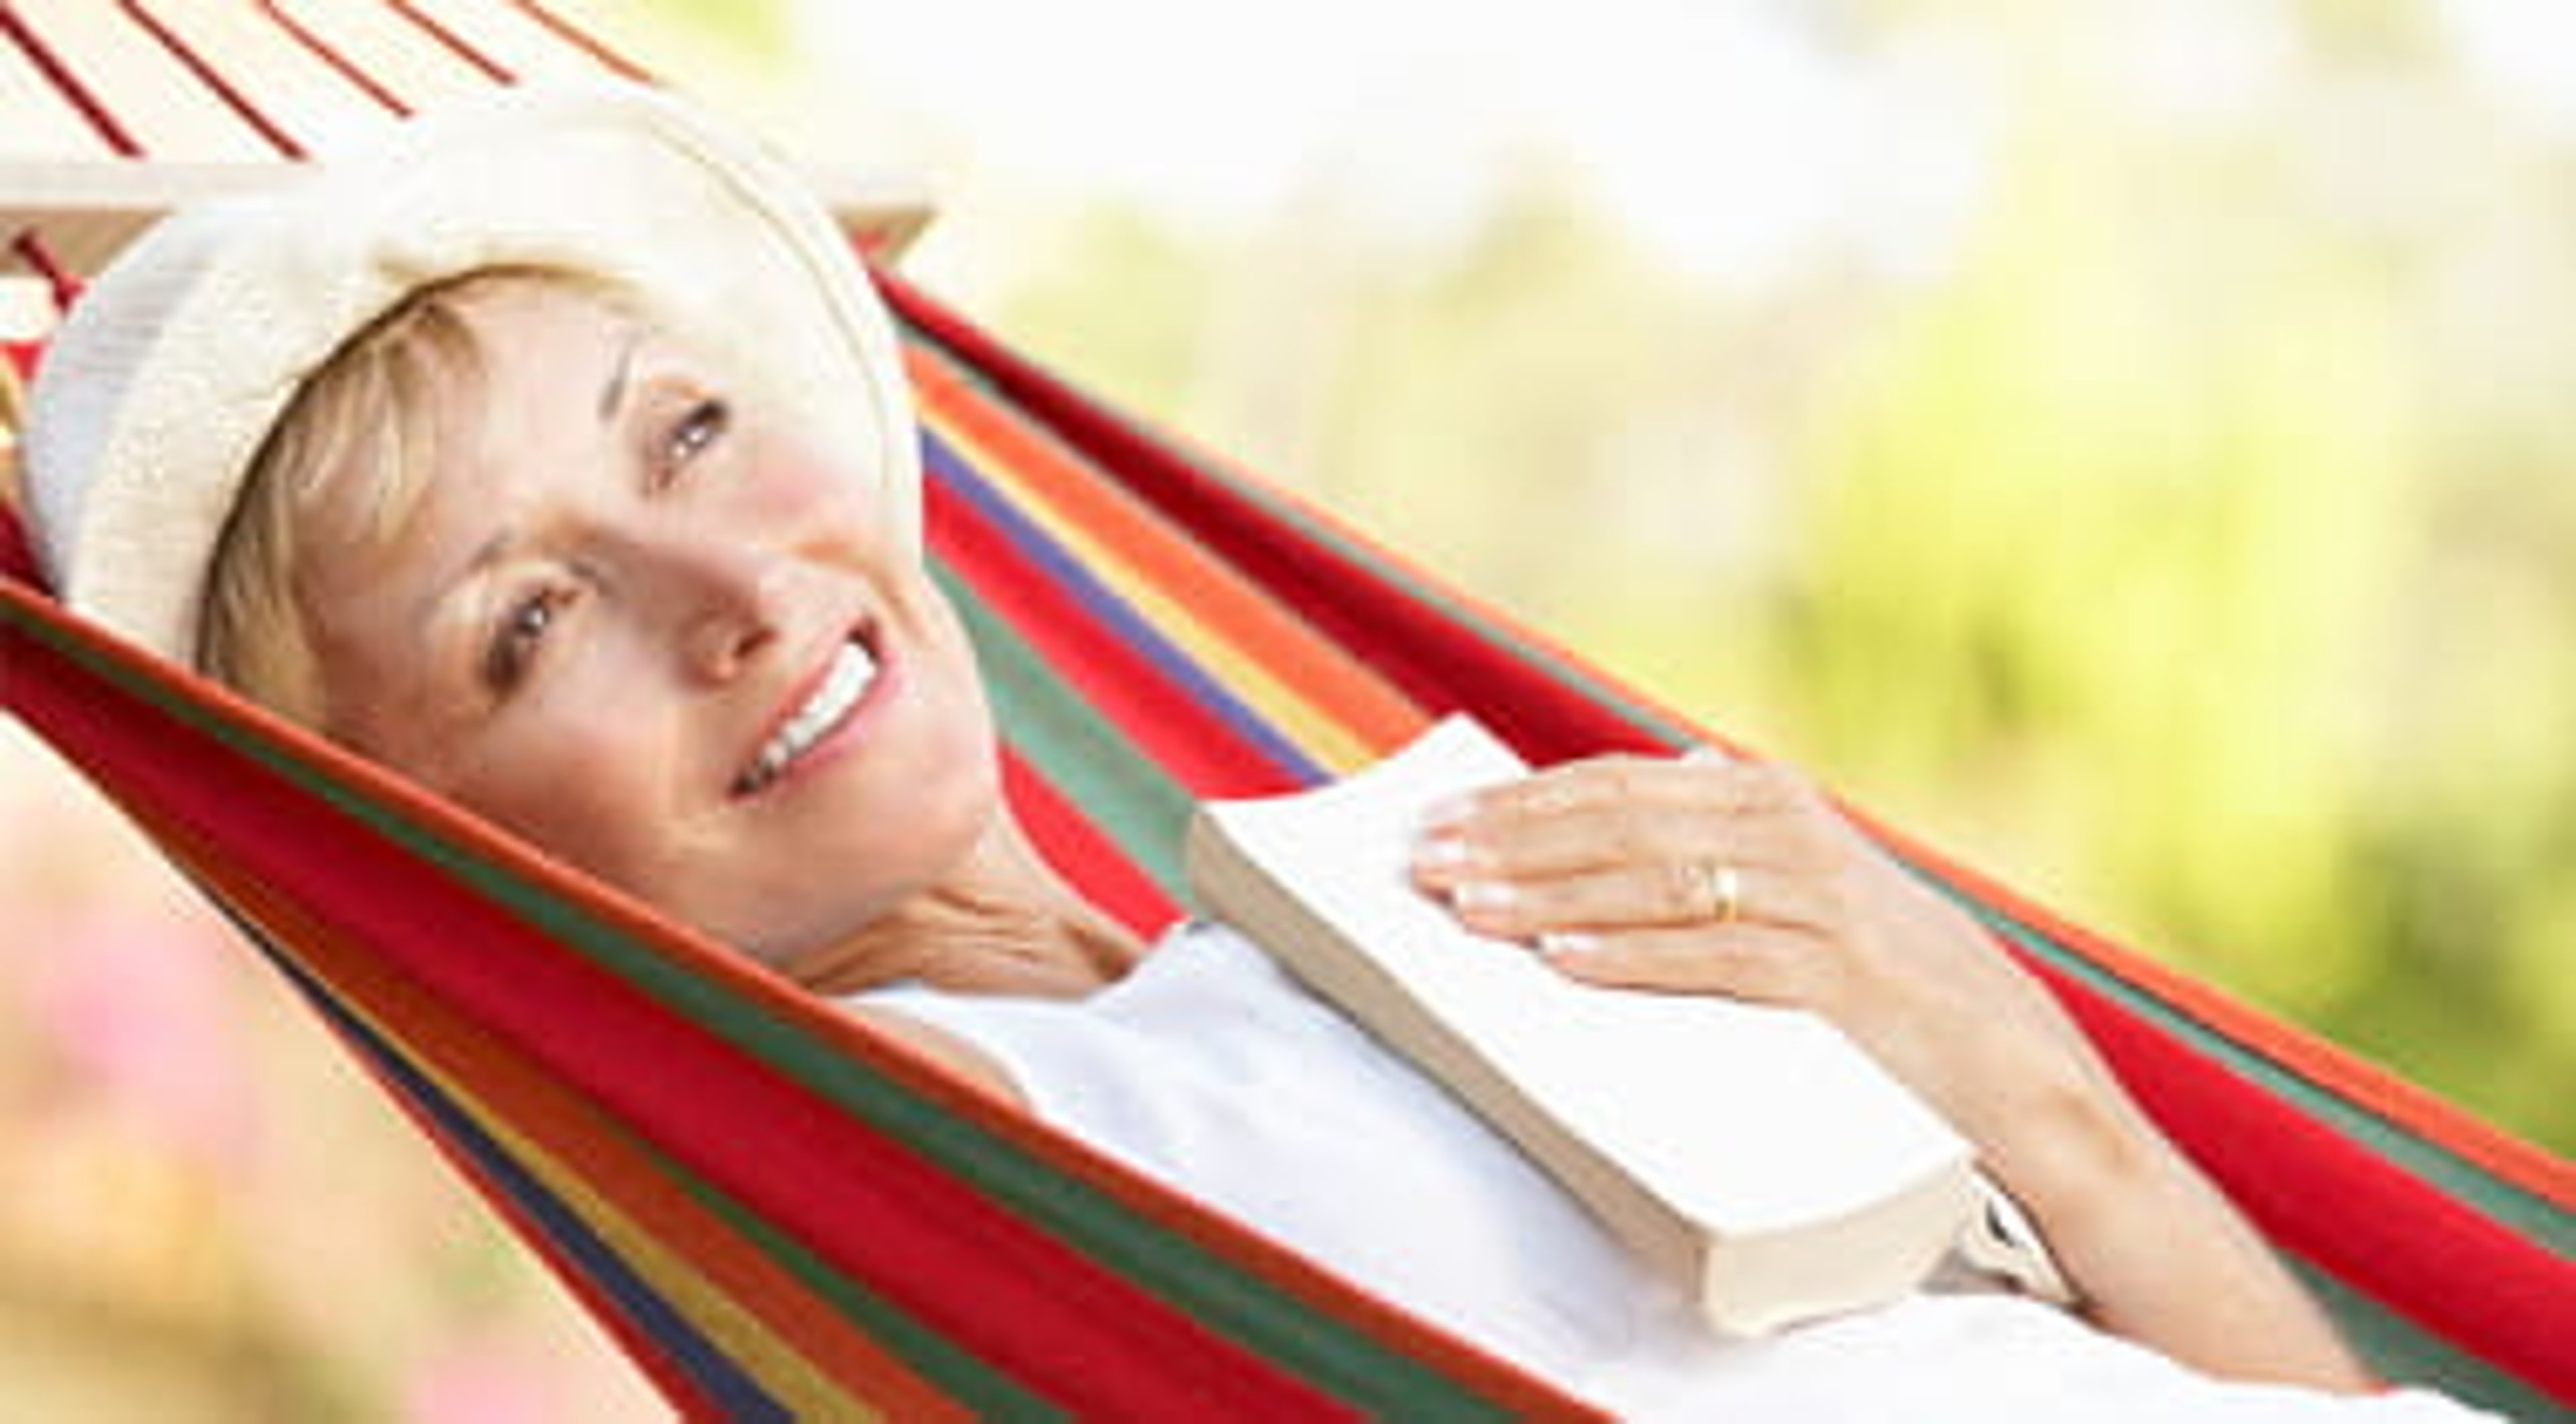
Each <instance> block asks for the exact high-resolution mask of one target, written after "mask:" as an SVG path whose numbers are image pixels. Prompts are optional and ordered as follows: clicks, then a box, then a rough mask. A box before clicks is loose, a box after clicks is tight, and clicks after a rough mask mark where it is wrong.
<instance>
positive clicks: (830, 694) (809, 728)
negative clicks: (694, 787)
mask: <svg viewBox="0 0 2576 1424" xmlns="http://www.w3.org/2000/svg"><path fill="white" fill-rule="evenodd" d="M876 676H877V660H876V659H875V658H874V657H872V656H870V655H869V653H868V650H867V649H865V648H863V647H860V646H859V645H858V644H857V643H843V644H842V645H841V650H840V651H839V652H838V653H835V654H833V656H832V666H831V668H830V670H829V671H827V672H825V673H824V674H823V683H822V685H821V686H820V687H817V688H815V689H814V695H813V696H811V697H809V698H806V699H805V705H804V706H802V707H799V708H797V709H796V714H795V715H794V716H792V717H789V718H788V719H787V722H786V725H784V726H782V727H780V728H779V729H778V730H777V731H776V732H774V733H772V734H771V735H770V738H769V740H768V741H767V742H765V743H763V744H762V745H761V748H760V755H759V756H757V757H754V758H752V763H751V770H749V771H746V772H744V773H743V774H742V779H741V780H740V781H739V782H737V783H736V785H737V786H738V787H739V788H740V789H741V790H743V791H757V790H759V789H760V788H762V787H764V786H766V785H768V784H769V783H770V782H771V781H774V780H776V779H777V777H778V773H780V772H782V771H785V770H786V769H787V764H788V763H789V762H792V761H794V760H796V758H798V757H800V756H803V755H804V754H805V752H806V750H807V749H808V748H810V747H812V746H813V745H814V744H815V743H816V742H818V741H821V740H822V739H823V734H824V733H825V732H828V731H830V730H832V729H833V728H834V727H836V726H839V725H840V722H841V719H842V718H844V717H847V716H848V715H850V709H851V708H853V707H856V706H858V705H859V699H860V698H861V697H864V696H866V695H867V690H868V684H870V683H872V682H874V681H876Z"/></svg>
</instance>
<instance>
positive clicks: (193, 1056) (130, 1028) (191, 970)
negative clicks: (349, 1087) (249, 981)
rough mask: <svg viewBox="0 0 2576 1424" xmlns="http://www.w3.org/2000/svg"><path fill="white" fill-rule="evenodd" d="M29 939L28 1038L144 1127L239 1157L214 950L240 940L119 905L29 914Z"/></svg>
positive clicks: (245, 1137) (247, 1121) (227, 1012)
mask: <svg viewBox="0 0 2576 1424" xmlns="http://www.w3.org/2000/svg"><path fill="white" fill-rule="evenodd" d="M29 940H30V942H29V944H28V949H29V950H30V951H32V958H33V959H34V961H35V963H34V967H33V970H32V972H31V973H30V975H29V979H30V983H29V986H28V989H29V993H28V1017H29V1021H30V1027H31V1028H32V1029H33V1031H34V1034H35V1037H36V1039H37V1041H38V1042H39V1043H40V1044H43V1045H44V1046H45V1047H46V1048H47V1049H49V1050H50V1052H51V1053H52V1054H53V1055H54V1056H55V1057H56V1058H57V1059H58V1060H59V1061H60V1062H61V1063H62V1065H63V1066H64V1068H65V1069H66V1070H68V1072H69V1073H70V1074H71V1075H72V1076H73V1077H74V1078H75V1079H76V1080H78V1081H80V1082H82V1083H83V1084H84V1085H85V1086H88V1087H91V1088H94V1089H95V1090H96V1091H97V1092H98V1093H99V1094H100V1095H101V1096H102V1097H104V1098H105V1099H107V1100H108V1101H109V1102H110V1103H111V1104H113V1105H114V1106H115V1107H116V1108H117V1109H118V1110H120V1111H123V1112H127V1113H131V1114H133V1115H134V1116H135V1117H136V1118H137V1119H138V1120H139V1121H140V1122H141V1123H142V1125H143V1126H144V1127H145V1128H146V1130H148V1131H150V1132H152V1133H154V1134H155V1135H157V1136H160V1137H163V1138H165V1139H167V1140H169V1141H170V1142H171V1143H172V1144H173V1145H175V1146H177V1147H178V1148H180V1149H181V1150H183V1151H186V1152H189V1153H191V1154H194V1155H196V1156H198V1157H200V1158H202V1159H204V1160H205V1161H206V1162H207V1163H208V1165H210V1166H216V1167H237V1166H239V1165H240V1164H241V1163H242V1161H243V1158H244V1156H245V1154H246V1153H247V1152H248V1150H249V1148H250V1138H251V1133H252V1125H253V1123H254V1121H255V1117H256V1111H255V1105H254V1104H253V1102H252V1090H251V1085H250V1082H249V1073H248V1071H247V1067H246V1065H245V1063H244V1062H243V1059H242V1053H243V1048H242V1041H241V1040H242V1035H241V1033H240V1025H239V1023H238V1022H237V1018H238V1015H239V1014H240V1012H241V1010H240V1008H239V1004H240V998H239V996H238V995H236V994H234V993H233V992H231V990H232V977H233V975H234V973H235V972H236V971H235V967H234V966H233V965H231V964H230V963H228V962H227V961H226V958H225V956H228V955H236V954H239V953H241V950H240V949H239V947H238V946H235V945H232V944H229V943H227V942H225V940H224V939H223V937H222V936H221V935H219V934H217V933H215V932H213V931H212V930H211V929H210V928H209V927H208V926H207V925H206V924H204V923H203V922H201V921H200V920H197V919H195V918H193V917H188V916H181V915H175V914H169V913H161V914H155V913H152V912H150V911H148V910H145V909H142V908H139V907H123V906H93V907H89V908H88V909H86V910H85V911H82V912H80V913H76V914H69V915H66V916H64V917H63V918H62V919H60V920H58V921H57V922H55V923H54V924H53V925H51V926H50V927H47V926H44V925H42V924H41V923H40V924H38V925H37V926H35V927H34V928H33V933H32V934H31V935H30V936H29Z"/></svg>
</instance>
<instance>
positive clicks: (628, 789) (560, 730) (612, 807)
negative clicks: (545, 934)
mask: <svg viewBox="0 0 2576 1424" xmlns="http://www.w3.org/2000/svg"><path fill="white" fill-rule="evenodd" d="M532 710H533V709H532ZM532 721H533V725H522V726H519V727H513V728H512V729H510V731H509V732H508V733H507V734H504V735H499V736H490V737H486V738H484V739H482V740H483V744H482V745H481V746H479V747H477V748H475V750H474V754H473V755H472V756H471V757H470V758H467V759H461V760H460V762H459V764H458V765H457V766H456V768H455V771H454V775H453V776H452V778H451V779H450V781H449V783H448V785H447V786H445V787H443V788H442V789H443V790H445V791H446V792H447V794H449V795H451V796H453V797H454V798H455V799H456V800H458V801H460V802H462V803H464V804H465V805H467V806H469V807H471V808H473V809H474V810H475V811H477V812H478V813H480V814H482V815H484V816H487V817H489V818H490V819H492V820H494V821H497V822H499V823H500V824H501V825H503V826H505V827H507V828H509V829H510V830H511V831H514V832H516V833H517V834H519V835H521V836H523V837H525V838H527V839H529V840H531V841H533V842H535V843H536V844H537V845H539V846H540V847H542V848H543V849H545V850H546V851H547V852H549V853H550V854H553V855H555V856H557V857H560V858H561V859H564V860H567V861H570V862H571V863H573V864H574V865H577V866H580V867H581V868H582V869H584V870H587V871H590V872H591V873H593V874H595V875H599V876H602V877H604V878H606V879H609V880H611V881H615V882H618V883H620V884H623V885H625V886H627V887H628V888H630V889H638V890H646V889H649V888H650V886H649V883H648V882H649V877H650V874H651V872H652V867H653V866H654V865H656V864H657V863H658V862H659V861H660V860H661V859H662V857H660V856H659V855H658V854H657V853H656V852H655V849H654V845H653V840H652V836H651V834H650V828H652V827H656V826H661V825H665V824H667V823H668V822H669V820H670V814H671V808H670V807H668V806H666V805H664V804H663V803H662V796H661V790H660V788H661V787H662V786H663V785H664V784H665V783H666V781H667V778H666V777H665V776H664V775H663V774H662V772H663V768H664V764H665V762H666V760H667V758H668V757H669V756H670V748H669V747H668V746H667V745H663V744H662V743H661V742H660V741H659V740H658V739H657V738H655V737H654V736H652V735H650V732H649V729H650V727H651V725H652V723H651V721H650V719H645V718H637V717H596V716H593V717H582V718H565V719H559V720H556V721H545V720H540V719H532Z"/></svg>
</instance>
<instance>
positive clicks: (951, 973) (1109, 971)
mask: <svg viewBox="0 0 2576 1424" xmlns="http://www.w3.org/2000/svg"><path fill="white" fill-rule="evenodd" d="M1144 949H1145V947H1144V944H1143V943H1142V942H1141V941H1140V940H1138V939H1137V937H1136V936H1135V935H1133V934H1131V933H1129V932H1128V931H1127V929H1126V928H1125V927H1124V926H1122V925H1120V924H1118V923H1117V922H1116V921H1114V920H1112V919H1110V918H1109V917H1108V916H1106V915H1104V914H1102V913H1101V912H1100V911H1099V910H1098V909H1097V908H1095V907H1094V906H1093V905H1092V904H1091V903H1090V902H1089V901H1087V900H1085V899H1083V898H1082V896H1081V895H1080V894H1078V893H1076V892H1075V891H1074V889H1073V887H1072V886H1070V885H1068V884H1066V883H1065V882H1064V880H1063V879H1062V878H1061V877H1059V876H1058V875H1057V874H1056V873H1055V871H1054V869H1053V868H1052V867H1051V866H1049V865H1048V864H1047V863H1046V861H1045V860H1044V859H1043V858H1041V857H1040V856H1039V855H1038V853H1037V850H1036V848H1035V847H1034V846H1032V845H1030V844H1029V841H1028V838H1027V836H1026V835H1025V834H1023V833H1022V832H1021V830H1020V828H1019V826H1018V824H1017V823H1016V822H1015V821H1013V820H1012V819H1011V817H1010V815H1009V814H1008V813H1007V812H1003V813H1000V814H997V815H996V816H995V818H994V823H993V827H992V829H991V830H989V831H988V832H987V833H986V834H985V836H984V837H983V839H982V840H981V841H979V842H978V844H977V846H976V849H975V851H974V852H973V853H972V854H971V855H969V856H968V858H967V860H966V862H965V863H964V864H963V865H961V866H960V867H959V869H958V871H957V873H956V874H953V875H951V876H949V877H948V878H947V879H946V880H943V881H942V882H940V883H939V884H937V885H934V886H932V887H930V888H929V889H926V890H923V891H921V892H919V893H917V894H915V895H913V896H912V897H911V898H909V899H907V900H904V901H902V902H901V903H899V904H897V905H896V906H895V907H894V908H893V909H892V910H889V911H887V912H886V913H884V914H882V915H879V916H877V917H876V918H875V919H872V920H870V921H869V922H868V923H866V924H865V925H862V926H860V927H859V928H858V929H857V930H856V931H854V932H853V933H851V934H850V935H848V936H846V937H844V938H843V939H841V940H839V941H837V942H835V943H833V944H832V945H830V946H828V947H826V948H825V949H823V950H821V951H819V952H817V953H815V954H812V955H808V956H806V957H805V958H803V959H801V960H799V961H797V962H796V963H795V964H793V965H791V966H790V967H789V973H790V974H792V975H793V976H794V977H795V979H796V980H797V982H799V983H801V984H803V985H804V986H806V987H807V988H809V989H813V990H815V991H816V992H818V993H823V994H830V995H840V994H851V993H856V992H859V991H861V990H864V989H871V988H875V987H877V986H878V985H881V984H891V983H895V982H897V981H900V980H907V979H910V980H919V981H920V982H922V983H925V984H930V985H933V986H936V987H938V988H942V989H952V990H956V991H959V992H962V993H970V994H1033V995H1045V996H1051V997H1066V998H1070V997H1076V996H1079V995H1082V994H1087V993H1090V992H1091V991H1092V990H1094V989H1098V988H1101V987H1102V986H1104V985H1106V984H1109V983H1111V982H1112V981H1114V980H1116V979H1118V978H1119V977H1120V976H1122V975H1124V974H1125V973H1126V972H1127V970H1128V969H1129V968H1130V967H1132V966H1133V965H1134V964H1135V962H1136V961H1137V959H1138V958H1140V957H1141V956H1142V955H1143V954H1144Z"/></svg>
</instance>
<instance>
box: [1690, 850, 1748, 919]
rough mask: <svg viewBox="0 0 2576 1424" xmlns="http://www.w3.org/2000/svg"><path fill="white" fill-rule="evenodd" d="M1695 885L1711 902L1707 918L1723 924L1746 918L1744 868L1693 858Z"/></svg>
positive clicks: (1692, 875) (1700, 895)
mask: <svg viewBox="0 0 2576 1424" xmlns="http://www.w3.org/2000/svg"><path fill="white" fill-rule="evenodd" d="M1689 877H1690V883H1691V885H1692V887H1693V888H1694V889H1695V890H1696V891H1697V892H1698V896H1699V899H1700V901H1701V902H1702V903H1703V904H1705V905H1707V907H1708V908H1707V910H1706V911H1704V912H1703V913H1704V914H1705V916H1706V918H1708V919H1711V920H1714V921H1716V922H1717V923H1719V924H1721V925H1731V924H1734V923H1735V922H1736V921H1737V920H1740V919H1742V918H1744V872H1743V871H1741V870H1738V869H1736V868H1735V867H1734V866H1732V865H1728V864H1725V863H1724V862H1713V861H1706V860H1696V861H1692V862H1691V864H1690V867H1689Z"/></svg>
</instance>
